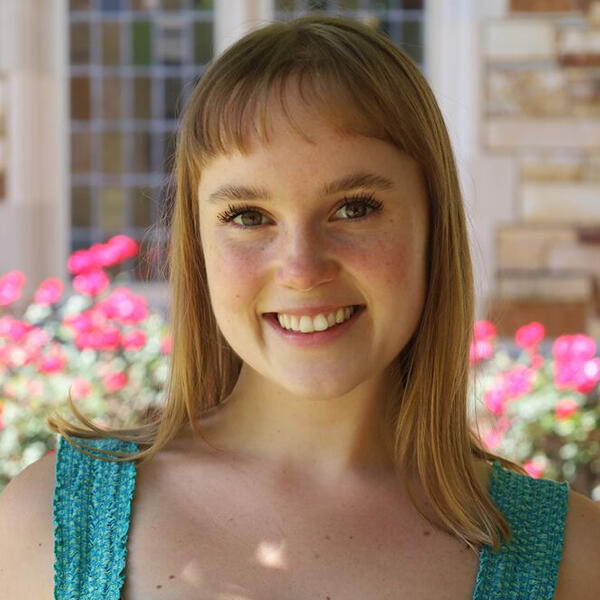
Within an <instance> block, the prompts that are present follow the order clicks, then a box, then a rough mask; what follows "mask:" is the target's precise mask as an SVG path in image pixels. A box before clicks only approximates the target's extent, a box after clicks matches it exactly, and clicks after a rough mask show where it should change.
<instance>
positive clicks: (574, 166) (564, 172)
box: [516, 150, 600, 181]
mask: <svg viewBox="0 0 600 600" xmlns="http://www.w3.org/2000/svg"><path fill="white" fill-rule="evenodd" d="M516 158H517V162H518V165H519V175H520V177H521V181H580V180H583V179H590V172H591V171H592V165H591V163H590V160H589V158H588V156H587V155H586V154H585V153H583V152H578V151H574V150H564V151H562V152H561V151H557V152H521V153H519V154H518V155H517V157H516ZM598 166H599V168H600V164H599V165H598ZM599 175H600V172H599ZM599 179H600V177H599Z"/></svg>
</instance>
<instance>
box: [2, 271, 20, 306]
mask: <svg viewBox="0 0 600 600" xmlns="http://www.w3.org/2000/svg"><path fill="white" fill-rule="evenodd" d="M24 285H25V275H23V273H21V271H9V272H8V273H6V274H5V275H4V276H3V277H0V306H9V305H10V304H12V303H13V302H16V301H17V300H18V299H19V298H20V297H21V291H22V289H23V286H24Z"/></svg>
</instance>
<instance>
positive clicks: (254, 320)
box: [198, 100, 428, 398]
mask: <svg viewBox="0 0 600 600" xmlns="http://www.w3.org/2000/svg"><path fill="white" fill-rule="evenodd" d="M291 103H292V105H293V110H294V119H295V120H296V121H298V122H300V123H301V125H302V127H303V130H304V131H305V132H306V133H307V134H308V136H309V137H310V138H311V139H313V140H315V142H316V144H315V145H312V144H310V143H308V142H306V141H305V140H303V139H302V138H301V137H299V136H298V135H297V134H296V133H295V132H294V130H293V129H291V128H290V127H289V125H288V124H287V122H286V120H285V118H284V117H283V115H282V113H281V111H279V110H278V108H277V106H278V105H275V104H274V107H273V110H271V111H270V113H269V114H270V119H271V122H272V124H273V129H272V131H273V132H274V134H273V136H272V140H271V144H270V145H269V146H264V145H263V146H259V145H258V142H256V143H255V145H253V152H252V153H251V154H250V155H247V156H243V155H241V154H239V153H235V154H231V155H227V156H220V157H218V158H216V159H214V160H213V161H212V162H211V163H210V164H209V165H208V166H207V168H205V169H204V170H203V172H202V174H201V182H200V185H199V189H198V194H199V196H198V201H199V208H200V230H201V236H202V247H203V251H204V255H205V261H206V270H207V275H208V284H209V290H210V297H211V302H212V308H213V311H214V314H215V317H216V320H217V323H218V325H219V327H220V329H221V332H222V333H223V335H224V336H225V338H226V339H227V341H228V342H229V344H230V345H231V347H232V348H233V350H234V351H235V352H236V353H237V354H238V355H239V356H240V357H241V359H242V360H243V361H244V362H245V363H246V365H244V369H246V370H247V367H248V366H249V367H250V368H251V370H250V371H248V370H247V371H246V372H247V373H248V372H249V373H251V377H252V378H253V379H252V381H253V382H254V383H256V384H258V385H260V386H262V387H261V388H260V389H261V390H262V389H267V388H268V389H273V390H274V391H275V393H278V394H281V393H284V394H285V393H287V394H292V395H295V396H302V397H311V398H324V397H337V396H341V395H343V394H346V393H348V392H351V391H352V390H353V389H354V388H356V387H357V386H359V385H361V384H362V383H364V382H367V381H368V380H371V381H375V380H376V379H377V378H379V377H380V376H381V374H382V372H383V371H384V370H385V369H386V367H387V366H388V365H389V364H390V363H391V362H392V361H393V360H394V358H395V357H396V356H397V355H398V353H399V352H400V351H401V350H402V348H403V347H404V346H405V345H406V343H407V342H408V340H409V339H410V337H411V336H412V334H413V332H414V331H415V328H416V325H417V323H418V321H419V318H420V315H421V312H422V308H423V301H424V293H425V287H426V252H427V239H428V226H427V222H428V214H427V210H428V209H427V198H426V191H425V188H424V182H423V179H422V175H421V172H420V169H419V167H418V166H417V164H416V163H415V162H414V161H413V160H412V159H410V158H409V157H408V156H406V155H404V154H402V153H401V152H400V151H399V150H398V149H397V148H396V147H395V146H393V145H391V144H388V143H386V142H384V141H381V140H379V139H374V138H367V137H348V136H340V135H338V134H337V133H336V132H335V131H334V130H333V129H332V128H331V127H330V126H329V125H328V124H327V123H326V122H323V121H322V120H320V118H319V117H317V116H315V115H314V114H312V113H309V112H308V110H307V109H306V107H305V106H304V105H303V104H301V103H300V102H296V101H295V100H292V101H291ZM355 174H371V175H373V176H376V177H377V178H378V179H377V180H376V182H377V181H378V182H379V185H372V184H369V183H367V184H365V185H363V186H359V187H354V188H352V189H346V190H339V191H335V192H333V193H325V192H324V188H325V187H326V186H327V185H328V184H331V183H332V182H336V181H339V180H341V179H343V178H346V177H348V176H351V175H355ZM385 180H388V181H389V184H388V185H384V182H385ZM223 186H236V187H237V186H243V187H247V188H261V189H262V190H264V192H261V193H259V194H258V195H257V196H256V197H249V196H245V195H244V194H243V193H239V194H238V195H237V196H236V197H235V198H227V197H225V196H226V194H225V193H221V194H220V197H216V198H215V199H211V195H213V194H215V192H217V191H218V190H221V192H223ZM229 191H230V192H231V191H232V190H231V188H230V190H229ZM267 193H268V195H269V198H267ZM356 196H362V197H367V198H370V200H368V201H369V202H373V203H375V204H376V205H377V206H379V209H376V208H373V207H372V206H375V205H372V206H369V204H365V202H364V198H363V200H362V201H361V199H360V198H359V199H358V200H352V198H353V197H356ZM344 198H347V199H349V200H350V203H349V204H348V203H346V204H344V202H345V201H344ZM244 203H246V204H248V205H251V206H252V207H255V208H252V209H250V210H248V209H246V211H247V212H244V213H242V214H240V215H238V216H237V217H235V218H233V220H232V221H229V222H224V219H225V218H226V215H225V213H226V211H227V209H228V206H229V205H231V206H232V207H233V208H234V209H236V208H238V207H240V205H242V204H244ZM243 226H246V228H243ZM351 305H363V307H364V308H363V309H362V311H359V312H358V313H357V314H356V315H355V316H354V317H352V319H350V321H349V322H348V323H347V324H346V325H345V326H344V328H343V330H342V327H341V326H340V330H339V334H338V335H336V336H330V337H329V338H326V339H324V340H323V341H322V342H320V343H314V344H312V345H305V344H302V342H303V341H304V340H307V339H308V336H310V335H311V334H296V335H295V338H294V339H291V338H290V337H288V336H286V335H285V334H284V332H283V331H282V330H281V329H278V327H279V325H276V324H275V322H272V321H270V320H269V317H268V316H267V314H266V313H273V312H285V310H286V309H288V311H290V310H292V309H300V313H302V309H303V308H304V309H305V308H306V307H323V306H327V307H330V306H333V307H345V306H351ZM305 312H306V311H305ZM326 312H331V311H326ZM305 322H306V321H305ZM334 329H335V327H334V328H333V329H332V331H333V330H334ZM300 336H305V337H304V340H299V341H297V340H298V339H299V337H300ZM315 337H316V336H315Z"/></svg>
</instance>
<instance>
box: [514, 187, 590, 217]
mask: <svg viewBox="0 0 600 600" xmlns="http://www.w3.org/2000/svg"><path fill="white" fill-rule="evenodd" d="M519 200H520V209H521V210H520V214H521V217H522V219H523V220H525V221H530V222H534V221H535V222H539V223H563V224H565V223H582V224H590V223H600V184H598V183H586V182H583V183H570V182H569V183H565V182H560V183H559V182H556V183H554V182H552V183H540V182H538V183H532V182H527V183H524V184H523V185H522V186H521V188H520V198H519Z"/></svg>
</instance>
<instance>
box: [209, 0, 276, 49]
mask: <svg viewBox="0 0 600 600" xmlns="http://www.w3.org/2000/svg"><path fill="white" fill-rule="evenodd" d="M214 7H215V13H214V14H215V35H214V40H215V56H218V55H219V54H221V52H222V51H223V50H224V49H225V48H227V46H230V45H231V44H233V43H234V42H235V41H236V40H238V39H239V38H241V37H243V36H244V35H245V34H246V33H248V32H249V31H251V30H252V29H255V28H257V27H261V26H264V25H267V24H269V23H271V22H272V21H273V19H274V16H275V2H274V0H219V1H218V2H215V3H214Z"/></svg>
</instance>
